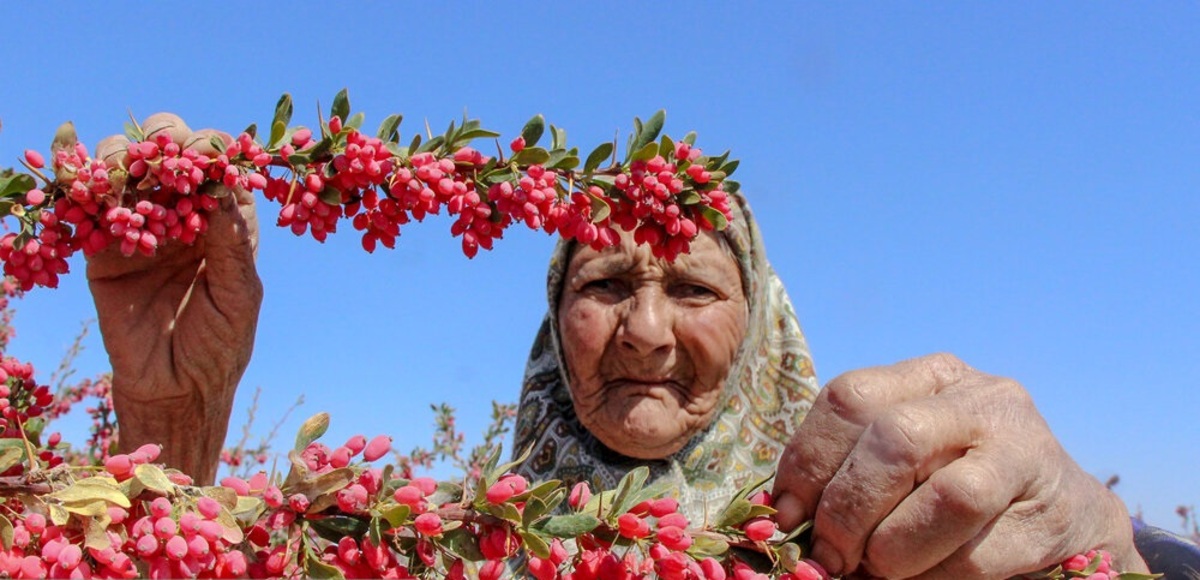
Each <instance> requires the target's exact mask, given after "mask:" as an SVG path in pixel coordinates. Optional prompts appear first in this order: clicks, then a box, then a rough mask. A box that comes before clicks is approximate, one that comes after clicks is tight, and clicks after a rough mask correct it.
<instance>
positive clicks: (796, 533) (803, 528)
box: [780, 520, 813, 542]
mask: <svg viewBox="0 0 1200 580" xmlns="http://www.w3.org/2000/svg"><path fill="white" fill-rule="evenodd" d="M812 526H813V521H812V520H808V521H805V522H802V523H801V524H800V525H798V526H796V529H794V530H792V531H790V532H788V533H787V535H785V536H784V537H783V539H781V540H780V542H790V541H792V540H794V539H796V538H798V537H800V534H803V533H804V532H807V531H808V530H809V528H811V527H812Z"/></svg>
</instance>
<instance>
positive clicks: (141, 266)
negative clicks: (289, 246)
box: [87, 113, 263, 484]
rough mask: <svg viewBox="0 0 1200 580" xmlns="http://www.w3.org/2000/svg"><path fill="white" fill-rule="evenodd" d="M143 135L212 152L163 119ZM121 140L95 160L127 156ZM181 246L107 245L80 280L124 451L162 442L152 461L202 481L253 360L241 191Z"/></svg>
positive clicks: (204, 134) (252, 273) (253, 286)
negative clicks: (148, 251)
mask: <svg viewBox="0 0 1200 580" xmlns="http://www.w3.org/2000/svg"><path fill="white" fill-rule="evenodd" d="M143 130H144V131H145V133H146V134H147V135H152V134H154V133H155V132H157V131H170V133H171V135H172V139H173V140H174V141H175V142H176V143H178V144H180V145H181V146H189V147H193V148H196V149H198V150H201V151H202V152H205V151H206V150H207V151H208V152H210V153H211V147H212V146H211V144H209V142H208V138H209V136H210V135H213V134H215V132H210V131H200V132H197V133H196V134H193V133H192V132H191V131H190V130H189V129H187V126H186V125H185V124H184V122H183V120H182V119H180V118H179V117H177V116H175V115H171V114H164V113H160V114H158V115H153V116H151V117H150V118H148V119H147V120H146V122H145V123H144V124H143ZM128 144H129V141H128V140H127V139H125V138H124V137H121V136H115V137H110V138H108V139H105V140H104V141H102V142H101V143H100V146H99V147H98V148H97V151H96V156H97V158H100V159H105V160H108V161H109V162H110V165H111V164H112V162H113V161H118V160H121V159H123V158H124V150H125V148H126V147H127V146H128ZM228 193H229V195H225V196H223V197H221V205H220V206H219V207H218V209H216V210H214V211H213V212H211V213H210V214H209V216H208V230H207V232H206V233H205V234H203V235H202V236H201V237H200V238H199V239H197V240H196V243H195V244H193V245H190V246H186V245H183V244H181V243H179V242H172V243H168V244H166V245H165V246H162V247H160V248H159V249H158V251H157V253H156V255H155V256H153V257H146V256H142V255H140V254H135V255H134V256H130V257H126V256H123V255H121V253H120V252H119V251H118V250H117V248H116V247H115V246H114V247H110V248H108V249H107V250H104V251H102V252H100V253H98V254H96V255H94V256H92V257H90V258H89V259H88V265H87V277H88V282H89V285H90V287H91V291H92V297H93V298H94V300H95V302H96V311H97V314H98V317H99V322H100V333H101V335H102V336H103V338H104V346H105V349H106V350H107V351H108V355H109V359H110V361H111V363H112V370H113V403H114V405H115V410H116V414H117V419H118V421H119V425H120V447H121V450H122V451H124V452H128V451H131V450H133V449H136V448H137V447H138V446H140V445H142V444H145V443H159V444H162V445H163V453H162V455H161V456H160V460H161V461H162V462H164V463H166V464H168V465H170V466H172V467H176V468H179V469H181V470H182V471H184V472H185V473H187V474H189V475H191V476H192V477H193V478H195V480H196V482H197V483H199V484H204V483H209V482H211V481H212V480H213V478H214V477H215V475H216V467H217V460H218V457H219V455H220V452H221V448H222V446H223V445H224V442H225V433H226V428H227V426H228V423H229V415H230V412H231V411H232V407H233V397H234V393H235V391H236V389H237V385H238V382H239V381H240V380H241V377H242V373H243V372H244V371H245V370H246V366H247V365H248V364H249V362H250V354H251V352H252V350H253V347H254V332H255V328H256V327H257V324H258V313H259V307H260V305H261V304H262V296H263V290H262V282H261V281H260V280H259V277H258V272H257V270H256V269H255V264H254V256H255V250H256V247H257V244H258V221H257V219H256V217H255V213H254V198H253V195H252V194H251V193H250V192H244V191H238V192H228Z"/></svg>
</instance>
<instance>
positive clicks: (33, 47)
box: [0, 2, 1200, 528]
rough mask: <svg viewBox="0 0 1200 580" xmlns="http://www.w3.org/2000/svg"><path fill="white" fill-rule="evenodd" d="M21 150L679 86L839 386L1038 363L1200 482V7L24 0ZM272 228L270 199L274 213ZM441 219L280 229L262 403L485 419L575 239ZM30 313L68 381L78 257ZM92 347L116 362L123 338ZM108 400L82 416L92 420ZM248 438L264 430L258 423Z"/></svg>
mask: <svg viewBox="0 0 1200 580" xmlns="http://www.w3.org/2000/svg"><path fill="white" fill-rule="evenodd" d="M0 16H2V17H3V22H4V24H5V26H4V29H5V42H4V43H3V44H2V45H0V62H3V63H5V67H4V69H5V73H4V75H5V78H4V82H3V83H0V119H2V121H3V131H2V132H0V160H5V161H3V162H2V164H3V165H11V164H15V162H16V159H17V158H18V157H19V155H20V153H21V151H22V150H23V149H25V148H28V147H36V148H39V149H43V150H44V149H45V148H46V146H47V145H48V143H49V141H50V137H51V136H52V134H53V131H54V129H55V127H57V125H58V124H59V123H60V122H62V121H64V120H66V119H72V120H74V121H75V123H76V125H77V126H78V128H79V132H80V135H81V137H82V138H83V139H84V140H85V141H87V142H90V143H95V142H96V141H97V140H99V139H100V138H101V137H103V136H105V135H107V134H109V133H113V132H118V131H119V130H120V128H121V123H122V122H123V121H124V120H125V118H126V112H127V111H132V112H133V113H134V114H135V115H137V116H139V117H144V116H146V115H148V114H150V113H153V112H156V111H160V110H170V111H174V112H177V113H179V114H181V115H183V117H184V118H185V119H186V120H187V121H188V122H189V123H190V124H191V126H192V127H193V128H199V127H204V126H213V127H218V128H222V129H227V130H231V131H237V130H240V129H241V128H243V127H245V126H246V125H247V124H249V123H251V122H258V123H260V124H265V123H267V122H268V121H269V119H270V115H271V112H272V110H273V107H274V104H275V100H276V99H277V98H278V96H279V95H280V94H281V93H283V92H291V93H292V94H293V95H294V97H295V100H296V103H297V116H296V120H297V121H299V122H309V123H311V122H312V120H313V119H314V118H315V113H314V111H315V105H316V102H317V101H318V100H320V101H321V102H322V103H323V104H324V106H328V103H329V101H330V99H331V97H332V96H333V94H334V93H335V92H337V91H338V90H339V89H341V88H342V87H349V89H350V94H351V98H352V104H353V105H354V106H355V108H356V109H357V110H362V111H364V112H366V113H367V116H368V123H369V124H370V123H377V122H378V121H379V120H381V119H382V118H383V117H384V116H385V115H387V114H389V113H392V112H402V113H404V114H405V116H406V119H407V120H406V121H405V124H404V125H403V126H402V127H401V129H402V131H404V133H405V134H406V135H411V134H412V132H413V131H415V130H417V129H419V128H420V127H421V126H422V124H423V119H428V120H429V122H430V124H431V125H432V126H433V127H435V128H442V127H444V126H445V125H446V124H447V123H448V122H449V121H450V120H452V119H457V118H459V117H461V116H462V114H463V112H464V110H465V111H467V112H468V113H469V114H470V115H471V116H474V117H478V118H480V119H482V120H483V121H484V125H485V126H487V127H490V128H493V129H495V130H498V131H501V132H502V133H504V134H505V135H506V136H512V135H515V134H516V132H518V131H519V129H520V127H521V125H522V124H523V123H524V121H525V120H526V119H527V118H528V117H530V116H531V115H533V114H535V113H543V114H545V115H546V117H547V119H548V120H549V121H550V122H552V123H554V124H556V125H558V126H560V127H564V128H566V129H567V130H568V132H569V134H570V140H571V141H572V142H574V143H575V144H577V145H579V146H580V147H581V148H585V149H586V148H590V147H592V146H594V145H596V144H598V143H599V142H601V141H604V140H608V139H611V138H612V137H613V135H614V134H615V133H616V132H617V131H622V132H623V133H622V134H625V133H624V132H626V131H628V127H629V126H630V123H631V119H632V117H633V116H635V115H641V116H643V117H645V116H647V115H649V114H650V113H652V112H653V111H655V110H656V109H659V108H665V109H667V112H668V116H667V126H666V131H667V132H668V133H671V134H674V135H682V134H683V133H686V132H687V131H689V130H696V131H698V132H699V135H700V139H699V142H698V143H699V145H700V146H701V147H705V148H706V149H707V150H710V151H711V150H720V149H724V148H730V149H732V150H733V152H734V156H735V157H737V158H740V159H742V165H741V169H739V171H738V175H737V177H738V178H739V179H740V181H741V182H742V183H743V185H744V189H745V190H746V191H747V192H748V194H749V196H750V198H751V202H752V204H753V207H754V208H755V209H756V210H757V213H758V215H759V217H760V219H761V221H762V228H763V230H764V232H765V237H766V242H767V246H768V249H769V252H770V256H771V258H772V260H773V263H774V265H775V267H776V269H777V270H778V271H779V273H780V275H781V276H782V278H783V280H784V281H785V282H786V284H787V285H788V287H789V289H790V291H791V293H792V297H793V299H794V301H795V302H796V307H797V311H798V312H799V314H800V317H801V322H802V323H803V325H804V327H805V329H806V331H807V333H808V337H809V340H810V343H811V345H812V348H813V352H814V356H815V360H816V363H817V371H818V373H819V375H820V376H821V378H822V380H828V379H831V378H833V377H834V376H836V375H838V374H840V373H842V372H845V371H848V370H851V369H854V368H858V367H862V366H869V365H875V364H884V363H890V362H894V361H897V360H901V359H904V358H908V357H912V356H917V355H921V354H926V353H930V352H934V351H950V352H953V353H955V354H958V355H959V356H961V357H962V358H963V359H965V360H966V361H967V362H969V363H971V364H973V365H974V366H976V367H978V368H980V369H983V370H986V371H989V372H993V373H996V374H1001V375H1006V376H1010V377H1013V378H1015V379H1017V380H1019V381H1021V382H1022V383H1023V384H1024V385H1025V386H1026V387H1027V388H1028V389H1029V390H1030V391H1031V392H1032V394H1033V396H1034V398H1035V399H1036V401H1037V403H1038V405H1039V407H1040V408H1041V410H1042V412H1043V413H1044V415H1045V416H1046V419H1047V420H1048V421H1049V423H1050V425H1051V426H1052V428H1053V429H1054V431H1055V433H1056V434H1057V435H1058V436H1059V437H1060V438H1061V440H1062V442H1063V444H1064V445H1065V446H1066V448H1067V449H1068V450H1069V451H1070V452H1071V454H1072V455H1073V456H1074V457H1075V458H1076V459H1077V460H1078V461H1079V462H1080V463H1081V464H1082V465H1083V466H1084V468H1085V469H1087V470H1088V471H1089V472H1091V473H1094V474H1095V475H1096V476H1097V477H1099V478H1101V479H1105V478H1107V477H1108V476H1109V475H1112V474H1114V473H1119V474H1120V476H1121V484H1120V485H1119V487H1118V491H1119V492H1120V493H1121V495H1122V496H1123V497H1124V498H1125V499H1126V500H1127V502H1128V503H1129V504H1130V505H1131V506H1132V507H1133V508H1134V509H1137V507H1138V506H1141V508H1143V509H1144V511H1145V514H1146V516H1147V517H1148V519H1150V521H1152V522H1155V523H1158V524H1160V525H1163V526H1166V527H1170V528H1176V527H1177V525H1178V520H1177V518H1175V516H1174V514H1173V513H1172V512H1173V510H1174V507H1175V506H1176V505H1178V504H1180V503H1198V502H1200V451H1197V446H1196V443H1197V441H1198V440H1200V426H1198V423H1197V414H1198V413H1200V394H1198V393H1200V388H1198V387H1200V356H1197V354H1196V353H1197V352H1198V351H1200V306H1197V302H1198V300H1200V269H1198V268H1197V264H1198V263H1200V228H1198V227H1197V225H1196V223H1197V220H1198V219H1200V197H1198V195H1197V194H1198V192H1200V36H1198V35H1197V34H1196V30H1197V27H1198V25H1200V6H1198V5H1197V4H1195V3H1184V2H1159V3H1142V4H1138V5H1136V6H1135V5H1131V4H1128V3H1118V2H1093V3H1074V4H1071V5H1069V6H1064V5H1047V4H1044V3H1023V2H1017V3H974V2H971V3H884V4H869V5H867V4H849V5H847V4H842V3H837V4H810V3H800V2H775V3H755V2H736V3H735V2H692V3H686V4H672V3H646V2H627V3H594V4H575V3H529V4H509V5H501V4H500V3H483V2H480V3H475V4H471V3H435V2H424V3H412V2H405V3H399V2H395V3H392V2H376V3H361V4H350V3H345V4H338V5H325V4H317V3H304V2H293V3H283V4H275V3H256V4H251V3H223V4H212V3H210V4H204V5H200V4H195V3H153V4H150V3H139V4H126V3H111V4H109V3H101V2H92V3H40V4H37V5H24V4H5V5H3V7H0ZM263 221H264V222H265V224H266V225H267V226H271V224H272V223H273V221H274V218H273V214H271V213H266V214H264V215H263ZM448 227H449V224H448V222H447V221H446V220H445V219H432V220H431V221H429V222H427V223H425V224H421V225H417V226H410V227H408V228H407V229H406V230H404V233H403V236H402V238H401V240H400V243H399V246H398V248H397V249H396V250H395V251H392V252H387V251H383V252H380V253H377V254H375V255H370V256H369V255H366V254H365V253H364V252H362V251H361V250H360V249H359V245H358V240H357V236H355V235H352V232H351V231H350V229H349V228H348V227H346V228H345V230H346V231H345V232H343V233H342V234H341V235H338V236H335V237H334V238H333V239H331V240H330V242H329V243H327V244H325V245H323V246H322V245H319V244H316V243H315V242H313V241H312V240H310V239H296V238H294V237H293V236H292V235H291V234H290V233H288V232H285V231H283V230H279V229H277V228H274V227H267V228H265V233H264V236H263V240H262V246H261V247H262V250H261V254H260V256H259V258H260V261H259V265H260V270H261V275H262V277H263V281H264V284H265V286H266V292H267V297H266V302H265V304H264V309H263V314H262V321H261V325H260V328H259V333H258V338H257V343H256V349H255V357H254V360H253V363H252V364H251V367H250V369H249V370H248V371H247V373H246V377H245V380H244V381H243V384H242V390H241V391H240V393H239V396H238V406H237V410H236V411H235V413H236V414H235V415H234V419H233V424H234V425H235V426H237V425H240V424H241V422H242V421H243V418H244V413H245V408H246V406H247V405H248V403H249V401H250V398H251V395H252V394H253V392H254V389H255V388H256V387H261V388H262V389H263V393H264V397H263V399H264V400H263V401H262V404H261V408H260V413H259V414H260V423H259V425H258V426H257V429H258V431H259V432H265V431H266V429H267V428H268V426H269V424H270V423H271V422H272V421H273V420H274V419H275V418H277V417H278V416H280V415H281V414H282V413H283V411H284V409H286V408H287V407H288V406H289V405H290V404H291V403H292V401H294V400H295V399H296V397H297V396H299V395H304V397H305V398H306V400H307V403H306V404H305V405H304V406H303V408H302V409H301V410H300V411H299V412H298V413H297V415H296V416H295V417H294V418H293V420H291V421H289V422H288V423H287V424H286V425H285V426H284V429H283V433H284V436H283V440H282V441H281V443H282V444H283V445H286V444H287V441H288V440H290V438H291V435H292V433H294V431H295V428H296V426H297V425H298V423H299V421H300V420H301V419H302V418H303V417H305V416H307V415H309V414H311V413H315V412H317V411H319V410H328V411H331V412H332V414H333V427H332V429H331V435H330V440H331V441H332V442H333V443H337V442H340V441H341V440H343V439H344V438H345V437H347V436H349V435H350V434H352V433H356V432H364V433H366V434H367V435H373V434H376V433H389V434H392V435H394V436H395V437H396V440H397V443H398V444H399V445H401V446H402V447H410V446H412V445H415V444H418V443H427V441H428V435H429V433H430V432H431V430H432V414H431V413H430V412H429V410H428V408H429V405H430V404H431V403H438V402H443V401H444V402H448V403H450V404H452V405H454V406H455V407H457V408H458V409H459V412H460V417H461V421H462V424H463V426H464V428H465V429H466V430H467V432H468V433H470V434H472V435H475V434H476V433H477V432H478V431H479V430H480V429H481V427H482V425H483V423H484V421H485V419H486V415H487V411H488V409H489V405H488V402H489V401H491V400H493V399H496V400H501V401H515V399H516V396H517V393H518V389H519V383H520V377H521V372H522V367H523V365H524V361H525V355H526V353H527V350H528V347H529V343H530V341H531V339H532V337H533V334H534V332H535V330H536V328H537V325H538V322H539V320H540V319H541V317H542V315H543V312H544V308H545V306H544V290H543V277H544V267H545V262H546V259H547V257H548V255H549V252H550V249H551V247H552V240H551V239H549V238H547V237H545V236H544V235H541V234H534V233H532V232H528V231H513V232H512V233H511V234H509V235H508V236H507V237H506V239H504V240H502V241H501V242H500V243H499V244H498V246H497V249H496V250H495V251H494V252H491V253H484V254H481V255H480V256H479V257H477V258H476V259H475V260H474V261H468V260H467V259H465V258H464V257H462V255H461V254H460V253H459V251H458V243H457V241H456V240H453V239H451V238H450V235H449V233H448ZM73 267H74V268H75V271H74V272H73V273H72V274H71V275H69V276H68V277H67V278H66V279H65V280H64V283H63V287H62V288H60V289H59V290H57V291H38V292H35V293H33V295H31V296H30V297H29V298H27V299H26V300H25V301H24V302H23V303H22V304H20V311H19V313H18V321H17V322H18V325H19V329H20V336H19V337H18V340H17V341H16V343H15V344H14V345H13V349H12V351H11V352H12V354H15V355H17V356H20V357H22V358H25V359H28V360H31V361H33V362H35V363H36V364H38V365H39V367H40V368H41V369H43V371H42V376H43V377H45V376H47V375H48V373H49V371H50V369H52V368H53V366H54V364H55V363H56V361H57V360H58V356H59V355H60V354H61V353H62V351H63V349H64V348H65V347H66V346H67V345H68V344H69V343H70V341H71V339H72V337H73V335H74V334H75V332H76V330H77V328H78V326H79V323H80V322H81V321H83V320H85V319H88V318H90V317H92V316H93V315H94V312H93V307H92V303H91V301H90V298H89V296H88V294H87V292H86V284H85V282H84V279H83V275H82V263H80V262H75V263H74V265H73ZM88 348H89V350H88V351H87V353H86V354H85V356H84V357H83V358H82V359H81V360H80V365H79V366H80V370H81V372H83V373H85V374H91V373H95V372H99V371H101V370H103V369H104V368H105V365H106V360H105V357H104V354H103V349H102V347H101V345H100V341H99V339H98V337H97V336H96V334H95V333H93V335H92V336H91V337H90V338H89V339H88ZM82 430H83V426H82V425H79V426H78V427H77V433H80V435H76V436H73V437H72V438H73V439H74V440H76V441H78V440H79V439H80V438H81V437H82V435H81V434H82ZM234 435H236V432H235V433H234Z"/></svg>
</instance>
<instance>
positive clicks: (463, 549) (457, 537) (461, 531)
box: [441, 528, 484, 562]
mask: <svg viewBox="0 0 1200 580" xmlns="http://www.w3.org/2000/svg"><path fill="white" fill-rule="evenodd" d="M441 545H442V546H443V547H445V548H446V549H447V550H450V551H451V552H453V553H454V555H456V556H458V557H459V558H462V559H463V560H467V561H470V562H478V561H480V560H483V559H484V557H483V552H480V551H479V543H478V540H477V539H476V538H475V536H474V535H472V534H471V532H470V531H468V530H467V529H465V528H458V529H455V530H449V531H446V532H444V533H442V541H441Z"/></svg>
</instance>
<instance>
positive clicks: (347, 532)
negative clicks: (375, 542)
mask: <svg viewBox="0 0 1200 580" xmlns="http://www.w3.org/2000/svg"><path fill="white" fill-rule="evenodd" d="M404 507H408V506H404ZM308 523H309V524H311V525H312V527H313V529H314V530H315V531H316V532H317V533H318V534H320V535H321V537H322V538H325V539H326V540H329V541H331V542H337V541H338V540H340V539H342V538H344V537H346V536H350V537H353V538H359V537H362V535H363V534H365V533H366V532H367V523H366V522H364V521H362V520H360V519H358V518H355V517H351V516H342V515H332V516H325V517H321V518H313V517H309V518H308Z"/></svg>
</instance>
